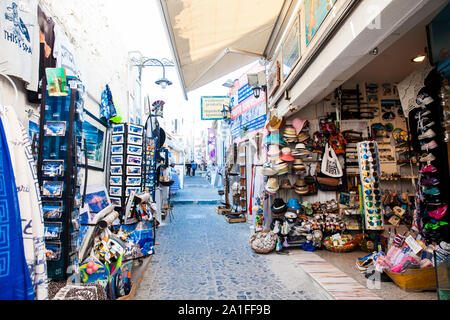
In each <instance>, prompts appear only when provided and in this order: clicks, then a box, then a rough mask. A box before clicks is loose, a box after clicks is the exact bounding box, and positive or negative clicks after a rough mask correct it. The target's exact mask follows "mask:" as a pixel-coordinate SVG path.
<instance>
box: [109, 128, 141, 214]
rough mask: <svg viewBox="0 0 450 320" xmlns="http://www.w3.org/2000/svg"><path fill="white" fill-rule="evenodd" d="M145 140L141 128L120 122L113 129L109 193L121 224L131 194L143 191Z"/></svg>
mask: <svg viewBox="0 0 450 320" xmlns="http://www.w3.org/2000/svg"><path fill="white" fill-rule="evenodd" d="M143 140H144V127H143V126H141V125H137V124H129V123H119V124H115V125H113V126H112V138H111V150H110V152H111V157H110V177H109V185H108V191H109V196H110V199H111V203H112V204H113V205H114V206H115V207H116V210H117V211H118V212H119V213H120V219H121V221H123V219H124V216H125V214H126V212H125V210H126V205H127V201H128V197H129V196H130V194H131V193H133V192H134V193H135V194H139V193H141V191H142V188H141V186H142V168H143V155H144V153H143V152H144V150H143V142H144V141H143Z"/></svg>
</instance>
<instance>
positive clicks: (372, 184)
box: [357, 141, 384, 231]
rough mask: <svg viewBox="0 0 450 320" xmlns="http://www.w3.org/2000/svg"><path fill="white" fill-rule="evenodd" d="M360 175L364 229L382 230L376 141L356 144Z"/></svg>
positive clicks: (382, 221)
mask: <svg viewBox="0 0 450 320" xmlns="http://www.w3.org/2000/svg"><path fill="white" fill-rule="evenodd" d="M357 148H358V162H359V172H360V177H361V194H360V201H361V210H363V217H364V223H365V228H366V230H373V231H382V230H384V209H383V205H382V201H381V196H382V194H381V189H380V186H379V184H380V160H379V153H378V144H377V142H376V141H363V142H360V143H358V144H357Z"/></svg>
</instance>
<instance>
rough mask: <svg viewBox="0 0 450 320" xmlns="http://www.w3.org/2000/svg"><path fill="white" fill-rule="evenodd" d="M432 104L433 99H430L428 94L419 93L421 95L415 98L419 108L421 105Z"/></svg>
mask: <svg viewBox="0 0 450 320" xmlns="http://www.w3.org/2000/svg"><path fill="white" fill-rule="evenodd" d="M433 102H434V99H433V98H432V97H430V96H429V95H428V93H425V92H424V93H421V94H419V95H418V96H417V98H416V103H417V104H418V105H420V106H422V105H425V106H426V105H429V104H430V103H433Z"/></svg>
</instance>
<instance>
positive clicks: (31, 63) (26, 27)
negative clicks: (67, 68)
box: [0, 0, 40, 91]
mask: <svg viewBox="0 0 450 320" xmlns="http://www.w3.org/2000/svg"><path fill="white" fill-rule="evenodd" d="M18 3H19V2H18V1H15V0H0V32H1V36H0V48H2V49H1V50H0V69H3V72H4V73H6V74H8V75H11V76H15V77H18V78H21V79H22V80H23V81H25V82H26V84H27V86H26V87H27V89H28V90H32V91H37V88H38V82H39V55H40V50H39V47H40V41H39V24H38V13H37V10H38V9H37V6H38V0H22V1H20V6H19V5H18Z"/></svg>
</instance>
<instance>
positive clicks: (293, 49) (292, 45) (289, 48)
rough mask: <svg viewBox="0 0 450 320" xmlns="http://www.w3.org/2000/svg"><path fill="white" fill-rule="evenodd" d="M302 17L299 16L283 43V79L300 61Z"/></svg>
mask: <svg viewBox="0 0 450 320" xmlns="http://www.w3.org/2000/svg"><path fill="white" fill-rule="evenodd" d="M299 23H300V17H299V16H297V18H296V20H295V22H294V24H293V25H292V27H291V29H290V30H289V33H288V35H287V37H286V40H285V42H284V43H283V79H286V78H287V76H288V75H289V74H290V73H291V71H292V69H293V68H294V66H295V64H296V63H297V62H298V61H299V60H300V26H299Z"/></svg>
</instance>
